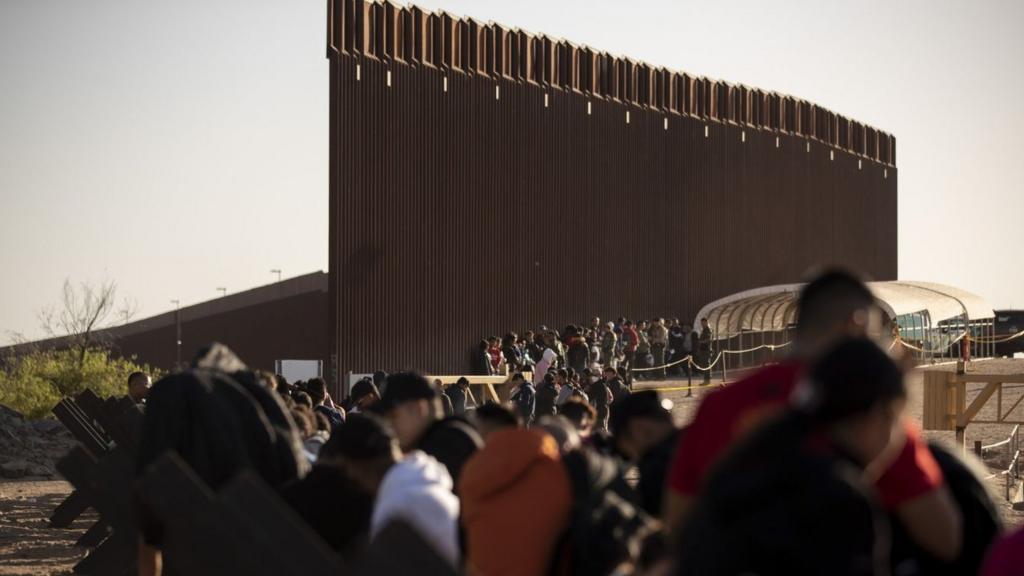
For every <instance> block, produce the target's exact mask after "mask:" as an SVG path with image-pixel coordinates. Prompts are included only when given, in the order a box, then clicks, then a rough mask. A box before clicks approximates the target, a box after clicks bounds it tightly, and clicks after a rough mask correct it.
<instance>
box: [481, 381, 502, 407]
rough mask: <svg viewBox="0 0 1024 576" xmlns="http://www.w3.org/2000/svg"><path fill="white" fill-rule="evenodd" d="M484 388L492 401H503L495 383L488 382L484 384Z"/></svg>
mask: <svg viewBox="0 0 1024 576" xmlns="http://www.w3.org/2000/svg"><path fill="white" fill-rule="evenodd" d="M484 390H485V391H487V395H488V396H489V397H490V399H491V402H496V403H498V404H500V403H501V399H500V398H498V393H497V392H495V390H494V384H491V383H490V382H487V383H486V384H484Z"/></svg>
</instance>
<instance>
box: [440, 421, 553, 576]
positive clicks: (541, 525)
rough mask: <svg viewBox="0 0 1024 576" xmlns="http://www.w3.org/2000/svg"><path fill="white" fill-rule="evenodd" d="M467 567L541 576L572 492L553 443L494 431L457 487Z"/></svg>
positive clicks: (539, 436) (488, 573) (534, 434)
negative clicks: (460, 505) (539, 575)
mask: <svg viewBox="0 0 1024 576" xmlns="http://www.w3.org/2000/svg"><path fill="white" fill-rule="evenodd" d="M459 493H460V494H461V496H462V523H463V528H464V530H465V535H466V553H467V557H466V560H467V564H468V565H469V569H470V570H471V571H472V572H473V573H477V574H480V575H482V576H493V575H520V574H521V575H523V576H533V575H536V574H544V573H546V572H547V571H548V569H549V568H550V567H551V565H552V564H551V562H552V557H553V555H554V554H555V550H556V548H557V546H558V543H559V540H560V537H561V536H562V535H563V534H564V532H565V530H566V529H567V528H568V525H569V514H570V509H571V506H572V490H571V487H570V483H569V476H568V474H567V473H566V471H565V467H564V466H563V465H562V461H561V456H559V452H558V444H557V443H556V442H555V439H554V438H552V437H551V436H549V435H548V434H546V433H544V432H541V431H539V430H524V429H521V428H514V429H507V430H499V431H497V432H494V433H493V434H492V435H491V436H490V437H489V438H488V440H487V445H486V446H485V447H484V448H483V450H480V451H479V452H477V453H476V454H475V455H474V456H473V457H472V458H471V459H470V460H469V462H467V463H466V467H465V469H464V470H463V472H462V480H461V481H460V483H459Z"/></svg>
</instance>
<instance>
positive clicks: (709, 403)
mask: <svg viewBox="0 0 1024 576" xmlns="http://www.w3.org/2000/svg"><path fill="white" fill-rule="evenodd" d="M802 373H803V365H802V364H800V363H798V362H784V363H781V364H775V365H772V366H766V367H765V368H762V369H761V370H758V371H757V372H755V373H754V374H751V375H750V376H748V377H746V378H744V379H742V380H738V381H736V382H734V383H733V384H730V385H729V386H727V387H725V388H723V389H721V390H716V391H715V392H713V393H711V394H709V395H708V396H707V397H706V398H704V401H703V402H701V405H700V408H698V409H697V414H696V416H695V417H694V419H693V422H692V423H691V424H690V427H689V428H688V429H687V431H686V434H683V435H682V436H681V437H680V441H679V444H678V446H677V447H676V453H675V457H674V458H673V462H672V469H671V471H670V472H669V478H668V485H669V489H670V490H672V491H674V492H676V493H677V494H681V495H684V496H693V495H695V494H697V493H698V492H699V490H700V487H701V484H702V483H703V481H704V479H705V478H706V477H707V474H708V471H709V470H710V469H711V467H712V466H713V465H714V464H715V462H717V461H718V459H719V457H720V456H721V455H722V454H724V453H726V451H727V449H728V448H729V446H731V445H732V444H733V443H734V442H735V441H736V440H738V439H739V438H741V437H742V436H743V435H744V434H746V433H747V432H749V431H750V430H751V429H753V428H755V427H756V426H758V425H759V424H761V423H763V422H764V421H765V419H766V418H768V417H771V416H774V415H776V414H777V413H778V412H779V411H780V410H781V409H782V408H783V407H785V406H786V404H787V403H788V401H789V397H790V394H791V393H792V391H793V388H795V387H796V385H797V383H798V382H799V381H800V377H801V375H802ZM906 428H907V443H906V445H905V446H904V447H903V450H902V451H901V452H900V454H899V456H897V457H896V459H895V460H894V461H893V462H892V464H890V466H889V469H888V470H886V472H885V473H884V474H883V475H882V477H881V478H880V479H879V480H878V484H877V488H878V491H879V493H880V496H881V500H882V502H883V504H884V505H885V506H886V507H887V508H893V507H895V506H898V505H899V504H901V503H903V502H906V501H907V500H910V499H912V498H914V497H916V496H920V495H922V494H925V493H927V492H929V491H931V490H934V489H935V488H937V487H939V486H941V485H942V471H941V470H940V469H939V465H938V463H936V462H935V459H934V458H933V457H932V455H931V452H929V450H928V447H927V445H925V444H924V442H923V441H922V440H921V436H920V434H918V432H917V430H916V427H914V426H913V425H912V424H910V423H909V422H907V423H906Z"/></svg>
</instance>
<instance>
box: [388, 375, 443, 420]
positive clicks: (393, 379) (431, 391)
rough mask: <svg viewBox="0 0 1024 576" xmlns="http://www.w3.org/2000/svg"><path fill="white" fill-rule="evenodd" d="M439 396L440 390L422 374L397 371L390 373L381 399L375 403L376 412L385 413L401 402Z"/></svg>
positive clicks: (430, 398)
mask: <svg viewBox="0 0 1024 576" xmlns="http://www.w3.org/2000/svg"><path fill="white" fill-rule="evenodd" d="M437 397H438V391H437V389H435V388H434V387H433V386H431V384H430V382H428V381H427V379H426V378H424V377H423V375H422V374H417V373H416V372H396V373H394V374H389V375H388V379H387V382H386V384H385V386H384V393H383V394H382V395H381V398H380V401H379V402H377V403H376V404H374V405H373V410H374V412H377V413H379V414H384V413H387V412H390V411H391V410H392V409H394V408H395V406H398V405H399V404H402V403H405V402H410V401H412V400H432V399H434V398H437Z"/></svg>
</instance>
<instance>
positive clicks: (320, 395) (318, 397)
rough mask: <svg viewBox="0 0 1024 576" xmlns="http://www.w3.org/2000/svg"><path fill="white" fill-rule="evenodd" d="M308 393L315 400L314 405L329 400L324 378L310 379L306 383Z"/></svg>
mask: <svg viewBox="0 0 1024 576" xmlns="http://www.w3.org/2000/svg"><path fill="white" fill-rule="evenodd" d="M306 393H307V394H309V397H310V398H312V399H313V404H319V403H321V402H323V401H324V400H325V399H326V398H327V382H324V379H323V378H310V379H309V380H307V381H306Z"/></svg>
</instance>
